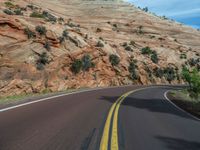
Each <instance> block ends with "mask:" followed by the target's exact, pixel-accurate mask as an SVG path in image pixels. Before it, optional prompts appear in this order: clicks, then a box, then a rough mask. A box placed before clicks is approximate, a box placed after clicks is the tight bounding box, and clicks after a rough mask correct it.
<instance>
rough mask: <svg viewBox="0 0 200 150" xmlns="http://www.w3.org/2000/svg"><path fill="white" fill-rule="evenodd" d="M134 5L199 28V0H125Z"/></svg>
mask: <svg viewBox="0 0 200 150" xmlns="http://www.w3.org/2000/svg"><path fill="white" fill-rule="evenodd" d="M127 1H128V2H131V3H133V4H134V5H136V6H140V7H142V8H143V7H146V6H147V7H148V8H149V11H151V12H154V13H156V14H157V15H160V16H163V15H165V16H167V17H168V18H171V19H174V20H176V21H178V22H181V23H184V24H186V25H189V26H192V27H194V28H197V29H200V0H127Z"/></svg>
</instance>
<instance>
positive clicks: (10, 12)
mask: <svg viewBox="0 0 200 150" xmlns="http://www.w3.org/2000/svg"><path fill="white" fill-rule="evenodd" d="M3 12H4V13H5V14H7V15H14V12H12V11H11V10H9V9H4V10H3Z"/></svg>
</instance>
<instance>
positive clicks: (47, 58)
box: [0, 0, 200, 97]
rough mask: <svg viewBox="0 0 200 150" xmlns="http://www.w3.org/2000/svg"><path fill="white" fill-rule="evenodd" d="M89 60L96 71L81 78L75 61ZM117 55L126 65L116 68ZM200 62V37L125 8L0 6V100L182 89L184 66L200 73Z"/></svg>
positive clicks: (106, 4) (101, 0)
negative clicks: (114, 89) (103, 89)
mask: <svg viewBox="0 0 200 150" xmlns="http://www.w3.org/2000/svg"><path fill="white" fill-rule="evenodd" d="M42 27H45V29H44V28H42ZM36 28H39V29H36ZM143 48H146V49H143ZM141 49H143V50H144V51H148V50H149V49H150V52H146V53H145V52H142V51H141ZM85 55H89V56H90V59H91V60H90V61H91V62H92V64H93V66H92V67H90V68H88V69H87V70H85V71H83V70H81V71H80V72H78V73H76V74H75V73H74V72H73V71H72V64H73V62H74V61H75V60H77V59H80V60H81V59H82V58H83V56H85ZM111 55H114V56H117V58H119V60H120V62H119V64H117V65H112V64H111V62H110V56H111ZM152 55H153V56H152ZM199 61H200V32H199V31H197V30H196V29H193V28H191V27H187V26H184V25H182V24H180V23H176V22H174V21H171V20H168V19H165V18H161V17H158V16H155V15H153V14H150V13H147V12H144V11H142V10H140V9H138V8H136V7H135V6H132V5H131V4H129V3H126V2H122V1H113V0H107V1H106V0H43V1H39V0H10V1H9V0H1V2H0V97H4V96H9V95H15V94H22V93H34V92H42V91H43V90H46V89H48V90H51V91H60V90H65V89H69V88H80V87H97V86H113V85H127V84H166V83H172V84H176V83H183V81H182V80H181V78H180V75H179V74H180V72H181V67H182V66H183V65H192V66H194V65H196V66H197V67H199V66H198V65H199Z"/></svg>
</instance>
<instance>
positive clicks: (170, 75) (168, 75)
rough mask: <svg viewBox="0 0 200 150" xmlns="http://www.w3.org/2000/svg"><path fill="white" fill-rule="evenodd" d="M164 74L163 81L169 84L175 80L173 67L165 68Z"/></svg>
mask: <svg viewBox="0 0 200 150" xmlns="http://www.w3.org/2000/svg"><path fill="white" fill-rule="evenodd" d="M164 73H165V79H166V80H167V81H168V82H169V83H171V82H172V81H173V80H174V79H175V78H176V75H175V70H174V68H173V67H167V68H165V69H164Z"/></svg>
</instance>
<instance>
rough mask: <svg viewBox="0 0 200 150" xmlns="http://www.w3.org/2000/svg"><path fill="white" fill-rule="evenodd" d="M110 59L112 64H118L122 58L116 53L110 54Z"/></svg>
mask: <svg viewBox="0 0 200 150" xmlns="http://www.w3.org/2000/svg"><path fill="white" fill-rule="evenodd" d="M109 61H110V63H111V65H112V66H117V65H118V64H119V63H120V58H119V56H117V55H115V54H111V55H110V56H109Z"/></svg>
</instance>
